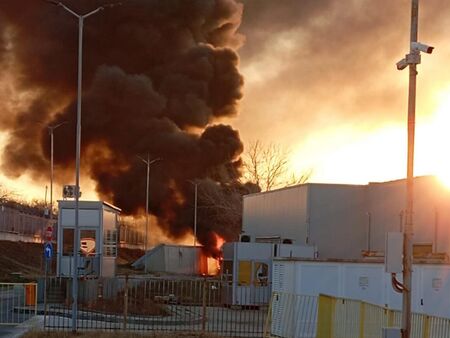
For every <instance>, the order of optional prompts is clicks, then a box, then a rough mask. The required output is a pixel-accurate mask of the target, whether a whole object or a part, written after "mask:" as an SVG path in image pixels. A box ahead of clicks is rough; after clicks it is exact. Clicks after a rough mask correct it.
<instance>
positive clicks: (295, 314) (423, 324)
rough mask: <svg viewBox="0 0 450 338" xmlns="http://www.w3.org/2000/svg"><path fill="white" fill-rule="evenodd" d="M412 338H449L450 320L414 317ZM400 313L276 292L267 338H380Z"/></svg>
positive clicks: (395, 323) (395, 324) (398, 321)
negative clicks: (384, 329)
mask: <svg viewBox="0 0 450 338" xmlns="http://www.w3.org/2000/svg"><path fill="white" fill-rule="evenodd" d="M411 322H412V325H411V326H412V327H411V337H412V338H448V337H450V319H449V318H439V317H433V316H428V315H426V314H418V313H413V314H412V321H411ZM400 326H401V312H400V311H397V310H390V309H388V308H385V307H382V306H378V305H374V304H370V303H366V302H363V301H359V300H352V299H344V298H337V297H331V296H325V295H320V296H319V297H316V296H304V295H295V294H289V293H280V292H274V293H273V294H272V300H271V303H270V306H269V315H268V322H267V323H266V326H265V332H264V337H284V338H300V337H301V338H379V337H381V335H382V330H383V328H392V327H397V328H398V327H400Z"/></svg>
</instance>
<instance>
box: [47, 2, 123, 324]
mask: <svg viewBox="0 0 450 338" xmlns="http://www.w3.org/2000/svg"><path fill="white" fill-rule="evenodd" d="M47 2H49V3H51V4H53V5H56V6H60V7H62V8H63V9H64V10H65V11H67V12H69V13H70V14H72V15H73V16H74V17H76V18H77V19H78V87H77V129H76V154H75V229H74V242H73V243H74V244H73V245H74V246H73V271H72V272H73V274H72V298H73V300H72V331H73V332H76V331H77V314H78V254H79V247H80V238H79V237H80V229H79V198H80V149H81V94H82V93H81V87H82V74H83V23H84V20H85V19H87V18H88V17H90V16H91V15H94V14H96V13H98V12H100V11H102V10H104V9H105V8H106V7H113V6H115V5H118V4H108V5H102V6H100V7H97V8H96V9H94V10H93V11H91V12H89V13H86V14H84V15H79V14H77V13H76V12H74V11H73V10H71V9H70V8H69V7H67V6H66V5H64V4H63V3H62V2H57V1H52V0H47Z"/></svg>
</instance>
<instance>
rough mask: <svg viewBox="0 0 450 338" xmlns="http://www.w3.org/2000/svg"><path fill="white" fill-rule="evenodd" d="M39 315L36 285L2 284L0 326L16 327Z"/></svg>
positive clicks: (0, 288)
mask: <svg viewBox="0 0 450 338" xmlns="http://www.w3.org/2000/svg"><path fill="white" fill-rule="evenodd" d="M36 313H37V284H36V283H0V324H1V325H16V324H19V323H22V322H24V321H25V320H28V319H30V318H31V317H33V316H35V315H36Z"/></svg>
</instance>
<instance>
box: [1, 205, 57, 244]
mask: <svg viewBox="0 0 450 338" xmlns="http://www.w3.org/2000/svg"><path fill="white" fill-rule="evenodd" d="M48 222H49V219H47V218H44V217H39V216H36V215H30V214H26V213H23V212H20V211H18V210H16V209H13V208H8V207H5V206H0V232H5V233H11V234H16V235H21V236H29V237H36V238H39V239H41V238H43V237H44V236H43V235H44V231H45V228H46V227H47V225H48Z"/></svg>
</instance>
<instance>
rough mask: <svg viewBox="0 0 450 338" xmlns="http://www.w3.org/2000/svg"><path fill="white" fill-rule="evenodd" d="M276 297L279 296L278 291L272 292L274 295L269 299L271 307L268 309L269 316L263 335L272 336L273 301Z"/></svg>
mask: <svg viewBox="0 0 450 338" xmlns="http://www.w3.org/2000/svg"><path fill="white" fill-rule="evenodd" d="M274 297H278V295H277V293H276V292H272V296H271V297H270V301H269V308H268V309H267V317H266V321H265V323H264V331H263V337H264V338H265V337H270V334H271V331H272V327H271V326H272V303H273V299H274Z"/></svg>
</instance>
